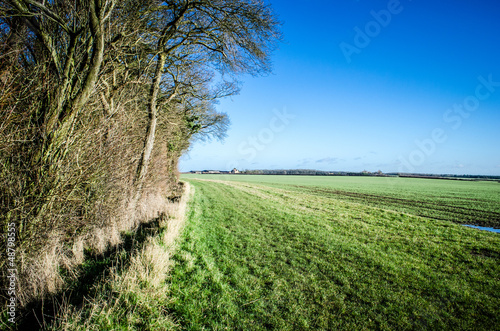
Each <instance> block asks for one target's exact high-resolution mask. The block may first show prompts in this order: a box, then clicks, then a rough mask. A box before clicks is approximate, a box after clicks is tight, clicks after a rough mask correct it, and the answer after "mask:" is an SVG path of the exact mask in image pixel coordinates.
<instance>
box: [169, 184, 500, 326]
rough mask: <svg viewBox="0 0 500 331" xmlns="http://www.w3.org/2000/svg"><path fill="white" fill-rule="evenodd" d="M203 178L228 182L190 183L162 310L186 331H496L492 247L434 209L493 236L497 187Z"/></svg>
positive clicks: (497, 240) (496, 243)
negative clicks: (485, 227)
mask: <svg viewBox="0 0 500 331" xmlns="http://www.w3.org/2000/svg"><path fill="white" fill-rule="evenodd" d="M199 178H203V179H215V180H220V179H225V180H229V181H228V182H211V181H200V180H197V179H196V178H195V176H184V179H187V180H188V181H189V182H190V183H191V184H192V186H193V187H194V188H195V189H196V192H195V195H194V197H193V199H192V200H191V202H190V207H189V211H188V220H187V224H186V228H185V230H184V232H183V236H182V238H181V241H180V247H179V249H178V251H177V253H176V255H175V256H174V260H175V261H176V266H175V267H174V268H173V269H172V274H171V277H170V280H169V283H168V287H169V291H170V293H169V295H170V297H171V303H170V304H169V305H168V306H167V307H165V309H167V310H168V312H169V314H171V315H172V316H173V317H174V318H175V319H176V321H177V322H178V323H179V324H180V325H181V327H182V328H183V329H190V330H200V329H214V330H223V329H226V328H227V329H231V330H234V329H239V330H259V329H279V330H300V329H314V330H317V329H332V330H333V329H351V330H362V329H412V330H415V329H417V330H418V329H453V330H456V329H477V330H492V329H499V328H500V317H499V316H498V314H499V312H500V308H499V307H500V294H499V293H500V291H499V290H500V280H499V276H498V275H499V274H500V266H499V259H500V236H499V235H498V234H495V233H489V232H485V231H479V230H475V229H470V228H466V227H463V226H461V225H458V224H456V223H455V222H458V223H460V222H469V221H470V220H469V219H465V220H464V219H462V218H460V213H458V212H457V213H453V212H450V211H449V210H446V209H445V210H444V211H443V209H440V207H439V206H442V205H446V206H449V207H450V210H451V207H463V208H467V209H468V210H472V212H471V213H469V214H471V215H473V216H471V217H473V218H474V219H479V218H480V215H489V216H491V215H493V216H491V217H490V221H489V222H492V223H494V222H495V217H496V216H494V215H496V214H498V213H499V206H498V199H499V194H498V193H499V190H500V184H498V183H485V182H477V183H475V182H474V183H473V182H448V181H427V180H421V179H397V178H391V179H384V178H342V177H336V178H333V177H292V176H290V177H288V176H224V177H221V176H213V177H210V176H206V175H203V176H200V177H199ZM433 185H434V186H433ZM373 196H375V197H373ZM369 197H370V198H369ZM376 197H389V198H393V200H390V199H389V200H388V199H382V198H378V199H376ZM396 199H401V200H404V201H403V203H400V202H398V200H396ZM466 199H469V200H466ZM416 201H417V202H418V201H420V202H425V203H426V204H425V205H424V206H425V207H426V208H427V209H428V211H426V213H427V214H429V216H430V217H421V216H419V215H422V212H421V211H420V209H421V208H420V207H419V206H418V205H416V206H415V205H413V203H414V202H416ZM433 202H435V204H432V203H433ZM432 206H437V207H436V208H435V211H434V212H433V211H432ZM495 213H496V214H495ZM464 214H466V213H464ZM433 215H438V216H439V217H432V216H433ZM478 215H479V216H478ZM466 217H469V216H466ZM496 221H498V218H497V219H496ZM495 224H496V223H495Z"/></svg>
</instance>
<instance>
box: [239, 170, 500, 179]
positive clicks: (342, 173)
mask: <svg viewBox="0 0 500 331" xmlns="http://www.w3.org/2000/svg"><path fill="white" fill-rule="evenodd" d="M241 173H242V174H247V175H295V176H374V177H407V178H428V179H450V180H500V176H485V175H453V174H414V173H398V172H391V173H383V172H382V171H380V170H379V171H377V172H369V171H361V172H352V171H323V170H313V169H277V170H276V169H273V170H270V169H261V170H244V171H242V172H241Z"/></svg>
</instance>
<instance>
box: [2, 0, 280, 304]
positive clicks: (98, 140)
mask: <svg viewBox="0 0 500 331" xmlns="http://www.w3.org/2000/svg"><path fill="white" fill-rule="evenodd" d="M278 26H279V23H278V22H277V20H276V18H275V17H274V15H273V13H272V10H271V8H270V7H269V6H268V5H267V4H266V3H264V2H263V1H261V0H210V1H208V0H168V1H159V0H58V1H53V0H48V1H45V0H44V1H42V0H0V42H1V44H0V51H1V54H0V85H1V89H0V135H1V140H0V215H1V216H0V217H1V222H2V224H1V225H2V228H3V229H4V230H5V229H6V228H7V225H8V224H9V223H15V224H16V235H17V237H16V245H17V246H16V249H17V252H18V256H17V259H18V261H22V262H19V264H18V266H17V268H18V274H19V282H18V284H28V285H23V286H20V285H18V287H19V288H18V299H19V300H20V302H21V304H24V303H26V302H28V301H30V300H31V299H32V298H35V297H40V296H43V295H44V293H46V292H47V291H52V290H54V288H56V287H57V286H50V285H48V284H51V279H50V278H51V277H52V278H54V277H56V276H55V275H48V276H41V275H42V274H43V273H44V272H43V270H40V269H43V268H47V263H48V262H47V263H45V264H44V263H41V262H40V260H41V257H40V256H41V255H40V254H41V252H43V254H45V256H49V255H50V258H51V259H52V261H53V265H55V268H56V269H59V268H60V267H65V268H66V269H71V268H72V267H73V264H72V263H71V262H65V261H71V260H72V259H73V260H75V259H76V255H78V253H77V252H76V251H75V247H76V246H75V245H76V244H77V243H82V242H83V244H82V245H83V246H89V245H90V246H92V245H91V244H90V242H91V240H90V237H91V236H90V233H95V229H107V228H110V227H113V228H123V226H119V222H120V219H124V218H127V217H129V218H130V215H129V216H127V215H126V214H127V213H129V214H130V211H134V210H136V209H138V208H139V206H144V205H146V206H147V203H148V201H149V200H148V199H151V196H154V195H158V196H164V195H175V194H176V189H177V184H176V183H177V179H176V176H175V175H176V168H177V160H178V158H179V157H180V155H181V154H182V153H183V152H184V151H185V150H186V149H187V148H188V147H189V143H190V142H191V141H192V140H193V139H196V138H203V137H205V138H206V137H216V138H221V137H223V136H224V135H225V131H226V128H227V126H228V123H229V122H228V118H227V116H226V114H224V113H220V112H218V111H217V110H216V109H215V103H216V102H217V100H218V99H220V98H223V97H226V96H229V95H233V94H235V93H237V92H238V88H239V84H238V81H237V80H236V79H237V77H238V75H241V74H253V75H256V74H262V73H265V72H267V71H269V55H270V52H271V51H272V50H273V49H274V47H275V46H276V42H277V41H278V40H279V39H280V34H279V31H278ZM137 221H138V220H134V221H133V222H132V223H127V224H128V225H127V226H131V224H132V225H133V224H135V223H134V222H137ZM117 224H118V225H117ZM92 231H94V232H92ZM3 233H5V232H3ZM4 239H5V238H4ZM4 239H2V243H5V240H4ZM94 239H95V238H94ZM100 240H101V244H100V246H104V247H105V246H107V241H106V240H107V239H106V238H104V239H102V238H101V239H100ZM94 241H95V240H94ZM102 242H104V244H102ZM2 245H3V244H2ZM78 245H79V246H78ZM78 245H77V246H78V247H80V246H82V245H80V244H78ZM94 246H96V245H94ZM97 246H99V245H97ZM97 246H96V247H97ZM3 252H5V250H4V249H2V254H4V253H3ZM49 253H50V254H49ZM4 257H5V256H3V257H2V260H1V261H0V270H2V273H4V275H5V272H6V266H5V264H6V259H5V258H4ZM5 280H6V277H2V282H3V281H5Z"/></svg>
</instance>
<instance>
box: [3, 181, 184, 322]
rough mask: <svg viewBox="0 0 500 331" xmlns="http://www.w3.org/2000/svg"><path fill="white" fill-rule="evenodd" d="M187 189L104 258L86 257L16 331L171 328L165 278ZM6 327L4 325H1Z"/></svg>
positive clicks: (126, 236) (169, 266) (182, 222)
mask: <svg viewBox="0 0 500 331" xmlns="http://www.w3.org/2000/svg"><path fill="white" fill-rule="evenodd" d="M192 193H193V191H192V190H190V185H189V184H186V185H184V194H183V196H182V198H181V199H180V200H179V201H177V202H171V203H169V204H168V205H166V206H164V208H163V209H164V210H165V214H163V215H160V216H159V217H158V218H156V219H155V220H153V221H152V222H150V223H147V224H144V225H143V226H141V227H139V228H138V229H137V230H136V231H135V232H129V233H126V234H124V235H123V241H124V242H123V244H122V245H120V246H119V247H118V248H117V249H115V250H113V251H112V252H109V253H108V254H106V255H105V256H94V257H91V258H87V259H86V261H85V263H84V264H83V266H82V268H81V269H82V270H81V274H82V275H81V277H80V278H79V279H78V281H75V282H74V284H72V286H71V287H70V288H69V289H68V291H66V292H65V293H62V294H61V295H59V296H57V297H56V296H54V297H53V298H52V300H48V301H47V302H46V303H45V304H44V306H45V307H42V310H41V311H33V313H35V314H36V315H37V316H30V318H29V319H24V320H22V321H20V322H19V323H17V325H14V326H13V327H14V328H16V327H17V329H19V330H38V329H40V330H96V331H97V330H172V329H176V327H177V324H176V322H175V318H174V317H173V316H172V315H171V314H170V313H169V312H168V308H167V307H168V305H169V304H170V303H171V300H170V297H169V288H168V282H167V279H168V277H169V272H170V270H171V268H172V265H173V260H172V254H173V252H174V251H175V249H176V244H177V241H176V240H177V239H178V237H179V234H180V233H181V231H182V229H183V226H184V221H185V217H184V216H185V211H186V204H187V201H188V200H189V198H190V197H191V195H192ZM5 326H8V325H5Z"/></svg>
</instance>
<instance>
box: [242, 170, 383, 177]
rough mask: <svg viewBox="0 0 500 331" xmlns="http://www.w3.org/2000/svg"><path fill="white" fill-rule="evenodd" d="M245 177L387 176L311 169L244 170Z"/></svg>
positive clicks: (379, 172)
mask: <svg viewBox="0 0 500 331" xmlns="http://www.w3.org/2000/svg"><path fill="white" fill-rule="evenodd" d="M242 173H244V174H247V175H298V176H300V175H302V176H389V175H388V174H384V173H382V172H381V171H378V172H368V171H362V172H351V171H323V170H312V169H286V170H285V169H278V170H268V169H263V170H245V171H243V172H242Z"/></svg>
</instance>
